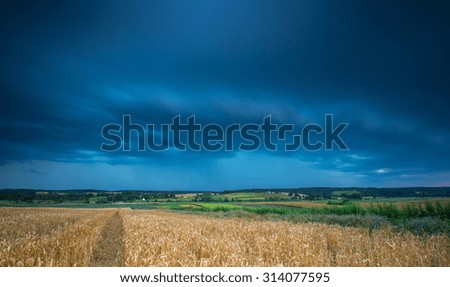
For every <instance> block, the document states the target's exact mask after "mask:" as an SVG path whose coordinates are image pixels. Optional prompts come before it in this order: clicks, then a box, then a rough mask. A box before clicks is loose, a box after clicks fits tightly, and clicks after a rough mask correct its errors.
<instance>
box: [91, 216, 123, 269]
mask: <svg viewBox="0 0 450 287" xmlns="http://www.w3.org/2000/svg"><path fill="white" fill-rule="evenodd" d="M89 266H95V267H119V266H123V243H122V218H121V217H120V215H119V212H116V213H115V214H114V215H113V216H112V217H111V219H110V220H109V222H108V223H107V224H106V225H105V227H104V229H103V231H102V234H101V236H100V238H99V241H98V243H97V246H96V247H95V250H94V252H93V254H92V257H91V260H90V264H89Z"/></svg>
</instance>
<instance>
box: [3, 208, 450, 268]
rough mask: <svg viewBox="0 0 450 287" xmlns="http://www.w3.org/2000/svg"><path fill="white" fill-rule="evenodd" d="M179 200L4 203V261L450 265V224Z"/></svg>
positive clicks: (22, 263) (29, 263) (57, 263)
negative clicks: (413, 227)
mask: <svg viewBox="0 0 450 287" xmlns="http://www.w3.org/2000/svg"><path fill="white" fill-rule="evenodd" d="M181 205H183V204H181ZM181 205H176V204H172V205H165V208H158V209H153V210H132V209H129V208H120V209H119V208H115V209H108V208H103V209H73V208H72V209H68V208H0V266H450V258H449V255H448V254H450V252H449V251H450V250H449V248H450V247H449V246H450V240H449V235H448V232H445V231H446V230H447V231H448V229H447V225H444V227H443V229H440V230H437V231H436V230H434V231H433V230H431V231H429V232H425V233H420V234H419V233H417V232H413V231H410V230H408V229H401V228H398V227H396V226H395V225H393V224H392V223H391V222H390V221H385V224H382V225H378V226H376V227H373V226H371V227H367V226H365V225H361V226H359V227H358V226H351V225H349V226H345V224H336V223H330V222H325V223H323V222H317V220H310V221H307V220H300V219H301V218H303V217H304V216H315V215H314V214H298V215H295V214H287V215H286V214H277V213H270V212H269V213H261V214H259V213H257V212H253V210H252V209H244V208H243V207H240V206H239V205H232V204H229V205H228V206H226V205H225V206H223V207H222V208H221V205H220V204H218V203H190V204H185V205H187V206H184V207H183V206H181ZM190 205H192V206H196V207H197V208H192V206H190ZM162 206H164V205H162ZM232 206H233V208H231V209H230V210H228V209H227V207H232ZM194 209H200V210H201V211H195V210H194ZM208 209H209V211H207V210H208ZM257 209H258V208H255V210H257ZM214 210H216V211H214ZM249 210H250V211H249ZM286 216H293V217H292V218H288V217H286ZM344 217H345V215H343V218H344ZM295 218H297V219H295ZM427 218H428V217H427ZM303 219H304V218H303ZM356 219H357V220H359V221H361V222H363V221H364V219H363V218H356ZM346 220H347V219H346ZM377 220H378V219H377ZM436 220H437V219H436ZM344 221H345V220H344ZM441 222H444V223H445V222H446V221H445V220H441ZM442 230H444V232H442Z"/></svg>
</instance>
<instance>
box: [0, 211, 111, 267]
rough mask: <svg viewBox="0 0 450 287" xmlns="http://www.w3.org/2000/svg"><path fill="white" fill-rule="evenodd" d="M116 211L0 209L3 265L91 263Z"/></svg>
mask: <svg viewBox="0 0 450 287" xmlns="http://www.w3.org/2000/svg"><path fill="white" fill-rule="evenodd" d="M113 213H114V211H110V210H109V211H98V210H74V209H12V208H4V209H0V266H88V265H89V260H90V257H91V254H92V251H93V248H94V247H95V244H96V241H97V238H98V236H99V234H100V232H101V230H102V228H103V226H104V224H105V223H106V222H107V220H108V219H109V218H110V217H111V216H112V214H113Z"/></svg>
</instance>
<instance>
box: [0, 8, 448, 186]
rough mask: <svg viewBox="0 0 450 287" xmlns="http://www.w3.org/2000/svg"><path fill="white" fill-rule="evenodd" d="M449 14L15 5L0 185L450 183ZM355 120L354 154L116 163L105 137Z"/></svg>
mask: <svg viewBox="0 0 450 287" xmlns="http://www.w3.org/2000/svg"><path fill="white" fill-rule="evenodd" d="M449 6H450V4H449V3H448V2H447V1H356V0H355V1H349V0H344V1H127V3H121V2H119V1H64V2H60V1H39V2H38V1H6V2H4V3H3V4H1V9H0V43H2V44H1V45H0V95H1V96H0V97H1V98H0V119H1V125H0V188H45V189H71V188H95V189H110V190H118V189H158V190H224V189H238V188H256V187H261V188H275V187H306V186H418V185H420V186H449V185H450V164H449V162H450V145H449V144H448V142H449V140H450V126H449V122H450V113H449V112H448V110H449V106H450V97H449V95H450V79H449V75H450V68H449V67H450V59H449V57H450V54H449V53H448V51H450V43H449V42H450V38H449V37H448V31H450V19H449V17H448V12H449V11H450V7H449ZM124 114H129V115H131V116H132V118H133V121H135V122H137V123H140V124H143V125H145V124H149V123H155V124H160V123H170V121H171V119H172V117H174V116H176V115H182V116H184V117H188V116H190V115H194V114H195V115H196V117H197V119H198V120H199V121H200V122H202V123H218V124H220V125H222V126H226V125H228V124H230V123H235V122H236V123H242V124H245V123H249V122H255V123H260V122H261V120H262V118H263V117H265V116H267V115H272V118H273V119H274V120H275V121H276V122H278V123H292V124H294V125H295V126H296V127H301V126H303V125H305V124H307V123H313V122H317V123H322V122H323V118H324V115H325V114H333V115H334V118H335V120H336V121H338V122H346V123H349V126H348V128H347V129H346V130H345V132H343V133H342V137H343V139H344V140H345V142H346V144H347V145H348V147H349V150H348V151H340V150H339V149H335V150H333V151H324V150H322V151H318V152H307V151H305V150H300V151H298V152H283V151H280V150H279V151H277V152H270V151H267V150H264V149H260V150H258V151H254V152H239V151H234V152H225V151H221V152H214V153H213V152H207V151H202V152H180V151H173V150H171V151H168V152H162V153H156V152H151V151H146V152H136V151H131V152H115V153H107V152H102V151H101V150H100V145H101V143H102V141H103V139H102V137H101V129H102V127H103V126H104V125H105V124H108V123H120V122H121V119H122V116H123V115H124Z"/></svg>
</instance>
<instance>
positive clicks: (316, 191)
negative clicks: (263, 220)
mask: <svg viewBox="0 0 450 287" xmlns="http://www.w3.org/2000/svg"><path fill="white" fill-rule="evenodd" d="M237 192H244V193H245V192H252V193H255V192H263V193H267V192H275V193H280V192H281V193H291V194H292V193H296V194H306V195H308V196H309V197H310V198H314V197H322V198H331V197H332V196H333V195H334V196H336V195H339V194H340V195H343V196H345V197H450V187H403V188H375V187H304V188H276V189H273V188H271V189H240V190H226V191H224V193H237Z"/></svg>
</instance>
